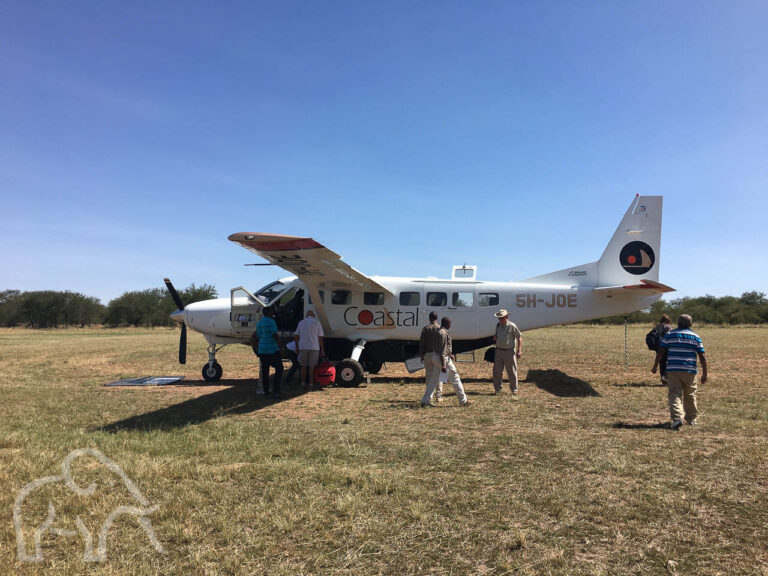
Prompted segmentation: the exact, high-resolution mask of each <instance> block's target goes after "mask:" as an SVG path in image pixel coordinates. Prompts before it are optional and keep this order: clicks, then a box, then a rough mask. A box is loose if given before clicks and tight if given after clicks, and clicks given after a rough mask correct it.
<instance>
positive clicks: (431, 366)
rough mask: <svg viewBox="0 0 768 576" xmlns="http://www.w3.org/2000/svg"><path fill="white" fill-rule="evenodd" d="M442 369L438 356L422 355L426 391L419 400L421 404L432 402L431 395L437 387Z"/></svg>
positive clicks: (432, 353)
mask: <svg viewBox="0 0 768 576" xmlns="http://www.w3.org/2000/svg"><path fill="white" fill-rule="evenodd" d="M442 369H443V364H442V362H441V361H440V356H438V355H437V354H435V353H434V352H427V353H426V354H424V372H425V373H426V374H425V376H426V377H427V389H426V390H425V391H424V396H422V398H421V403H422V404H428V403H429V402H431V401H432V394H434V393H435V390H436V389H437V385H438V384H439V383H440V372H441V371H442Z"/></svg>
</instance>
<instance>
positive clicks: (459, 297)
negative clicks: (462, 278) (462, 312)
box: [451, 292, 475, 308]
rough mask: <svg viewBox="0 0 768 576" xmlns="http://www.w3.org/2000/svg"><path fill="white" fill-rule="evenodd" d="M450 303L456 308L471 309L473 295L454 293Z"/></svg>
mask: <svg viewBox="0 0 768 576" xmlns="http://www.w3.org/2000/svg"><path fill="white" fill-rule="evenodd" d="M451 302H452V303H453V305H454V306H455V307H456V308H471V307H472V305H473V304H474V303H475V295H474V294H472V292H454V293H453V298H452V299H451Z"/></svg>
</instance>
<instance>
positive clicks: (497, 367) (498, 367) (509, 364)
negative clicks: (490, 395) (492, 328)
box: [493, 310, 523, 394]
mask: <svg viewBox="0 0 768 576" xmlns="http://www.w3.org/2000/svg"><path fill="white" fill-rule="evenodd" d="M494 316H496V318H498V319H499V323H498V325H497V326H496V333H495V334H494V335H493V341H494V342H495V343H496V355H495V357H494V362H493V389H494V391H495V393H496V394H498V393H499V392H501V386H502V383H503V376H504V368H506V369H507V378H508V379H509V390H510V392H512V394H517V359H518V358H520V356H522V353H523V337H522V335H521V334H520V330H519V329H518V327H517V326H515V324H514V323H512V322H510V321H509V312H507V311H506V310H499V311H498V312H496V314H494ZM515 343H517V351H515Z"/></svg>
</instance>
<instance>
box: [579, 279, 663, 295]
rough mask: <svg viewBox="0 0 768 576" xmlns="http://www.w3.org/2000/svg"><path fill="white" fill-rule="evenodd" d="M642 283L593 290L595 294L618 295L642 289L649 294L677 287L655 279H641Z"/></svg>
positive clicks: (601, 287) (661, 292)
mask: <svg viewBox="0 0 768 576" xmlns="http://www.w3.org/2000/svg"><path fill="white" fill-rule="evenodd" d="M640 282H641V283H640V284H630V285H628V286H600V287H599V288H594V289H593V290H592V291H593V292H594V293H595V294H602V295H604V296H618V295H621V294H629V293H631V292H637V291H642V292H646V293H648V294H666V293H667V292H674V291H675V289H674V288H671V287H669V286H666V285H665V284H659V283H658V282H654V281H653V280H640Z"/></svg>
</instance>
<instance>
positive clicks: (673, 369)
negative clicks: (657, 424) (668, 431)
mask: <svg viewBox="0 0 768 576" xmlns="http://www.w3.org/2000/svg"><path fill="white" fill-rule="evenodd" d="M692 324H693V319H692V318H691V317H690V316H689V315H688V314H683V315H681V316H680V317H679V318H678V319H677V329H675V330H670V331H669V332H667V333H666V334H665V335H664V336H663V337H662V339H661V342H659V349H658V351H657V352H656V360H655V361H654V362H653V368H651V372H653V373H654V374H656V370H658V368H659V364H660V363H661V361H662V360H663V359H665V358H666V360H667V389H668V392H669V414H670V417H671V418H672V426H671V427H672V430H679V429H680V427H681V426H682V425H683V419H685V421H686V422H688V424H690V425H691V426H695V425H696V416H697V415H698V408H697V406H696V374H697V373H698V369H697V365H696V358H697V357H698V359H699V362H701V383H702V384H706V382H707V359H706V358H705V356H704V346H703V345H702V343H701V338H699V336H698V334H696V333H695V332H694V331H693V330H691V325H692Z"/></svg>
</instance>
